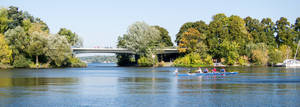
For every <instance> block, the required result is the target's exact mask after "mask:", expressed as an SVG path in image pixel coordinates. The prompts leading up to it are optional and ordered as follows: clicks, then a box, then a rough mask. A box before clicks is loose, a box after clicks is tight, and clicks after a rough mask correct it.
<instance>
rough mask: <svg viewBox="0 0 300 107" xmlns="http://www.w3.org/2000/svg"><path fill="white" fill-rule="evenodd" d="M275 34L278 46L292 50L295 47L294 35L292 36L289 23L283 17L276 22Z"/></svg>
mask: <svg viewBox="0 0 300 107" xmlns="http://www.w3.org/2000/svg"><path fill="white" fill-rule="evenodd" d="M276 33H277V36H276V41H277V43H278V44H279V45H288V46H290V47H292V48H293V47H295V44H294V40H295V35H294V34H292V33H293V31H292V29H291V25H290V22H288V21H287V19H286V18H285V17H281V18H280V19H279V20H278V21H276Z"/></svg>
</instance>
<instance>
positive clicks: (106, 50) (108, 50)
mask: <svg viewBox="0 0 300 107" xmlns="http://www.w3.org/2000/svg"><path fill="white" fill-rule="evenodd" d="M72 51H73V53H75V54H80V53H131V54H134V52H133V51H130V50H129V49H126V48H72ZM168 53H178V50H177V49H158V54H168Z"/></svg>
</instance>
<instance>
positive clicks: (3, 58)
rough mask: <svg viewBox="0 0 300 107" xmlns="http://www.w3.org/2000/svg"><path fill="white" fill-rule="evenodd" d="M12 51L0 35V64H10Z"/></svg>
mask: <svg viewBox="0 0 300 107" xmlns="http://www.w3.org/2000/svg"><path fill="white" fill-rule="evenodd" d="M11 55H12V50H11V49H10V48H9V46H8V44H7V43H6V41H5V39H4V36H3V35H2V34H1V33H0V64H10V62H11V59H12V56H11Z"/></svg>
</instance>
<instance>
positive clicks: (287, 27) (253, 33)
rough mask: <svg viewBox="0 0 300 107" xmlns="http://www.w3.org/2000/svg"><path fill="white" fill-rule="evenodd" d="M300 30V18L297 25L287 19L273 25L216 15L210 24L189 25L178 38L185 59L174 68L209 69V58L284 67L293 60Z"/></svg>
mask: <svg viewBox="0 0 300 107" xmlns="http://www.w3.org/2000/svg"><path fill="white" fill-rule="evenodd" d="M299 30H300V17H299V18H297V19H296V22H295V24H291V23H290V22H289V21H288V20H287V19H286V18H285V17H281V18H280V19H279V20H277V21H276V22H273V21H272V20H271V19H270V18H263V19H262V20H258V19H255V18H251V17H249V16H248V17H246V18H244V19H243V18H241V17H239V16H236V15H232V16H230V17H227V16H226V15H225V14H216V15H214V16H213V17H212V21H211V22H210V23H209V24H206V23H205V22H204V21H196V22H187V23H185V24H183V25H182V26H181V28H180V31H179V32H178V33H177V35H176V43H177V45H178V49H179V52H180V53H182V57H181V58H178V59H176V60H175V65H179V66H180V65H203V64H204V65H210V64H211V62H205V59H206V60H211V59H210V58H212V59H215V62H222V63H223V64H226V65H249V64H252V65H273V64H276V63H282V62H283V60H284V59H288V58H293V56H294V54H293V53H295V52H296V48H297V44H298V41H299V39H300V33H299ZM194 54H196V55H194ZM198 55H199V56H198ZM194 56H197V57H194ZM297 58H300V55H297Z"/></svg>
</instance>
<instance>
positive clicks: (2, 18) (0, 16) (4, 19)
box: [0, 8, 11, 34]
mask: <svg viewBox="0 0 300 107" xmlns="http://www.w3.org/2000/svg"><path fill="white" fill-rule="evenodd" d="M10 22H11V20H9V19H8V13H7V10H6V9H5V8H2V9H0V33H2V34H3V33H4V32H6V31H7V30H8V24H9V23H10Z"/></svg>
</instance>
